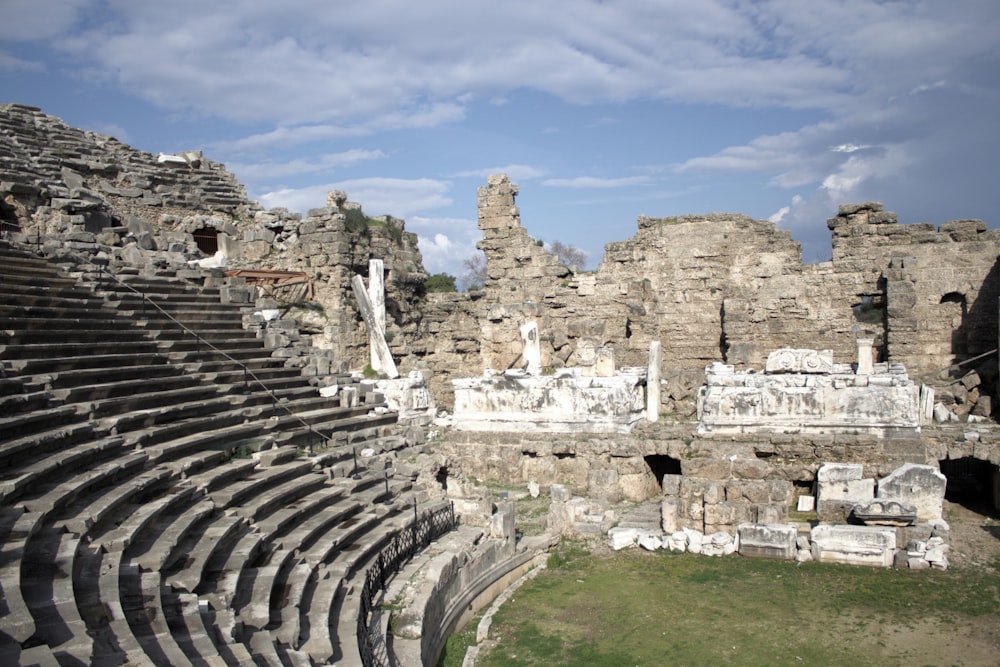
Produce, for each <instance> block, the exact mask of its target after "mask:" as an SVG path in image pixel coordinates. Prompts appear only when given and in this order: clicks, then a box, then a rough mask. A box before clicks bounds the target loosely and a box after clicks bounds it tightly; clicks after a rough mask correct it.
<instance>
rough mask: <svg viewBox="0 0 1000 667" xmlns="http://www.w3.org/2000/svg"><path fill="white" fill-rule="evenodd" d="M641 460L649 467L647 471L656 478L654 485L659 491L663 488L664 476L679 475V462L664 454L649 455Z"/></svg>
mask: <svg viewBox="0 0 1000 667" xmlns="http://www.w3.org/2000/svg"><path fill="white" fill-rule="evenodd" d="M642 459H643V460H644V461H645V462H646V465H647V466H649V470H650V472H652V473H653V476H655V477H656V483H657V485H659V487H660V488H661V489H662V488H663V476H664V475H679V474H681V462H680V461H679V460H678V459H675V458H672V457H670V456H667V455H665V454H650V455H649V456H644V457H642Z"/></svg>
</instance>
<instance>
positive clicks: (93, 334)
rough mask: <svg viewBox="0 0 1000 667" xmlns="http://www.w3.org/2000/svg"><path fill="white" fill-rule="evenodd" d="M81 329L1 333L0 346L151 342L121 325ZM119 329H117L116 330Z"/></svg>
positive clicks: (29, 330) (67, 328)
mask: <svg viewBox="0 0 1000 667" xmlns="http://www.w3.org/2000/svg"><path fill="white" fill-rule="evenodd" d="M80 327H81V328H78V329H73V328H69V327H66V328H62V329H35V328H33V329H28V330H26V329H13V330H6V331H0V345H4V346H13V345H32V346H34V347H38V346H39V345H41V346H47V345H62V344H67V345H82V347H83V348H87V347H90V346H93V345H95V344H101V343H105V344H107V343H109V342H111V341H113V343H112V344H110V345H108V347H110V348H114V347H115V345H114V343H135V342H144V341H148V340H150V339H149V338H148V337H147V333H146V332H144V331H142V330H139V329H135V330H133V329H128V328H122V326H121V323H118V324H116V326H115V327H112V326H109V327H108V328H106V329H94V328H91V327H89V326H86V325H82V324H81V325H80ZM116 327H117V328H116ZM109 339H110V340H109Z"/></svg>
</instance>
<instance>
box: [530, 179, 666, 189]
mask: <svg viewBox="0 0 1000 667" xmlns="http://www.w3.org/2000/svg"><path fill="white" fill-rule="evenodd" d="M649 182H650V179H649V177H648V176H623V177H620V178H598V177H596V176H576V177H574V178H548V179H546V180H544V181H542V185H547V186H550V187H555V188H586V189H598V188H622V187H629V186H633V185H646V184H648V183H649Z"/></svg>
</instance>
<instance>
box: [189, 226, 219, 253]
mask: <svg viewBox="0 0 1000 667" xmlns="http://www.w3.org/2000/svg"><path fill="white" fill-rule="evenodd" d="M194 242H195V244H197V246H198V250H201V251H202V252H203V253H205V254H206V255H214V254H215V253H217V252H219V230H218V229H213V228H211V227H203V228H201V229H199V230H198V231H196V232H195V233H194Z"/></svg>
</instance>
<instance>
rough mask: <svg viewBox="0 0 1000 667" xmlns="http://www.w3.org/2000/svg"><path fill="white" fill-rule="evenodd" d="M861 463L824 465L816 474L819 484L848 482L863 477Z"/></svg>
mask: <svg viewBox="0 0 1000 667" xmlns="http://www.w3.org/2000/svg"><path fill="white" fill-rule="evenodd" d="M862 473H863V467H862V465H861V464H860V463H824V464H823V465H821V466H820V468H819V470H818V471H817V472H816V481H817V482H848V481H853V480H858V479H861V478H862V477H863V474H862Z"/></svg>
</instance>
